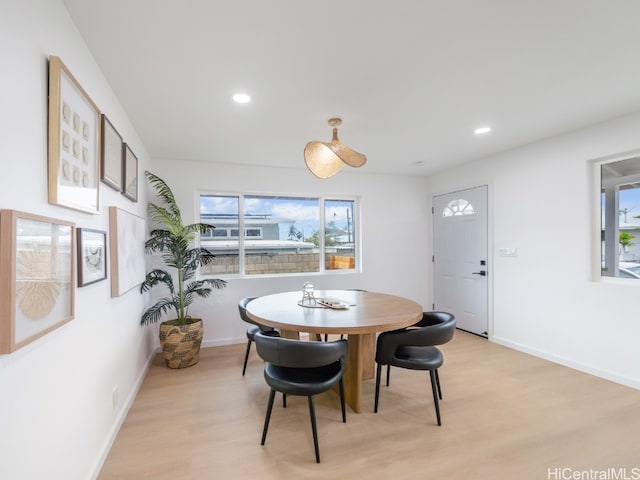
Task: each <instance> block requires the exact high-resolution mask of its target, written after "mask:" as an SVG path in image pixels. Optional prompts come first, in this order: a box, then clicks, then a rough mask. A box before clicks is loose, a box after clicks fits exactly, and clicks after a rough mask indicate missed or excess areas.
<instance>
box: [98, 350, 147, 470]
mask: <svg viewBox="0 0 640 480" xmlns="http://www.w3.org/2000/svg"><path fill="white" fill-rule="evenodd" d="M156 353H157V350H154V351H152V352H151V354H150V355H149V358H147V361H146V363H145V366H144V368H143V369H142V370H141V372H140V374H139V375H138V378H137V379H136V383H135V388H134V389H133V390H132V391H131V393H130V394H129V395H128V396H127V400H126V402H123V404H122V407H121V408H120V410H119V411H118V414H117V416H116V421H115V422H114V423H113V426H112V427H111V430H110V431H109V434H108V435H107V438H106V440H105V442H104V445H103V446H102V448H101V449H100V456H99V457H98V459H97V461H96V463H95V465H94V468H93V469H92V473H91V477H90V478H91V479H93V480H95V479H97V478H98V475H100V470H102V466H103V465H104V462H105V460H106V459H107V457H108V456H109V452H110V451H111V447H112V446H113V442H115V440H116V437H117V436H118V432H119V431H120V427H122V424H123V423H124V420H125V418H127V414H128V413H129V409H130V408H131V406H132V405H133V402H134V400H135V399H136V396H137V395H138V391H139V390H140V387H141V386H142V382H143V381H144V378H145V377H146V376H147V372H148V371H149V368H150V367H151V363H152V362H153V359H154V357H155V355H156Z"/></svg>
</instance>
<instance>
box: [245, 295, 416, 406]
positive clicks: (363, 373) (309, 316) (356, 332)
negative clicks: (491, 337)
mask: <svg viewBox="0 0 640 480" xmlns="http://www.w3.org/2000/svg"><path fill="white" fill-rule="evenodd" d="M313 296H314V297H315V299H316V301H315V302H314V301H313V300H309V299H305V301H304V302H302V299H303V293H302V291H298V292H284V293H276V294H272V295H265V296H263V297H258V298H256V299H255V300H252V301H251V302H249V303H248V304H247V315H248V316H249V318H251V319H253V320H254V321H255V322H257V323H260V324H262V325H267V326H270V327H274V328H277V329H278V330H279V331H280V335H281V336H282V337H285V338H300V333H302V332H306V333H309V336H310V339H319V338H320V336H321V335H323V334H339V335H347V342H348V352H349V353H348V358H347V368H346V371H345V373H344V377H343V379H344V386H345V401H346V403H347V404H348V405H349V406H350V407H351V408H352V409H353V410H354V411H355V412H357V413H359V412H361V411H362V381H363V380H366V379H369V378H373V377H374V372H375V339H376V333H378V332H384V331H388V330H396V329H399V328H403V327H408V326H410V325H414V324H415V323H416V322H418V321H419V320H420V319H421V318H422V311H423V309H422V306H421V305H420V304H418V303H416V302H414V301H412V300H409V299H407V298H403V297H399V296H396V295H389V294H386V293H377V292H369V291H361V290H316V291H315V292H313ZM321 299H333V300H334V301H335V300H336V299H337V300H339V301H340V302H339V304H338V305H336V307H337V308H328V307H325V306H323V305H322V304H321V303H320V302H319V300H321Z"/></svg>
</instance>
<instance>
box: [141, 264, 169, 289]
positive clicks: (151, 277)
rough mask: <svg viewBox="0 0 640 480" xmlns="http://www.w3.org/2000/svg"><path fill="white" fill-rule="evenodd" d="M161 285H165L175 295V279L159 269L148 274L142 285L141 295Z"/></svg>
mask: <svg viewBox="0 0 640 480" xmlns="http://www.w3.org/2000/svg"><path fill="white" fill-rule="evenodd" d="M160 283H161V284H163V285H165V286H166V287H167V288H168V289H169V291H170V292H171V294H172V295H173V293H174V289H173V277H172V276H171V275H170V274H169V273H167V272H165V271H164V270H160V269H157V268H156V269H154V270H151V271H150V272H149V273H147V276H146V277H145V279H144V282H142V284H141V285H140V293H144V292H148V291H149V290H151V289H152V288H153V287H155V286H156V285H158V284H160Z"/></svg>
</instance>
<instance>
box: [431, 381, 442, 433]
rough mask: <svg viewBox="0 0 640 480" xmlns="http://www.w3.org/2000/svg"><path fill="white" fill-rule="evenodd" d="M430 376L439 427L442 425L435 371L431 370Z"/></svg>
mask: <svg viewBox="0 0 640 480" xmlns="http://www.w3.org/2000/svg"><path fill="white" fill-rule="evenodd" d="M429 376H430V377H431V391H432V392H433V403H434V405H435V407H436V418H437V419H438V426H440V425H442V423H440V406H439V405H438V392H437V386H436V373H435V371H434V370H429Z"/></svg>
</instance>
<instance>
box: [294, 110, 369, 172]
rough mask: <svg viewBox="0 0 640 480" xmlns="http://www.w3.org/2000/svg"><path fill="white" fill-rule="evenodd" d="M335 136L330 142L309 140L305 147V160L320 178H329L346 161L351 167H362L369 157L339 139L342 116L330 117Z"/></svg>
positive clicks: (330, 124)
mask: <svg viewBox="0 0 640 480" xmlns="http://www.w3.org/2000/svg"><path fill="white" fill-rule="evenodd" d="M328 123H329V126H331V127H333V138H332V140H331V141H330V142H316V141H313V142H309V143H307V145H306V147H304V161H305V163H306V164H307V168H308V169H309V170H311V173H313V174H314V175H315V176H316V177H318V178H329V177H332V176H333V175H335V174H336V173H338V171H340V169H341V168H342V167H343V165H344V164H345V163H346V164H347V165H349V166H350V167H361V166H362V165H364V164H365V162H366V161H367V157H366V156H364V155H363V154H362V153H359V152H356V151H355V150H352V149H350V148H349V147H347V146H346V145H344V144H343V143H342V142H340V140H338V128H337V127H339V126H340V125H341V124H342V119H341V118H330V119H329V122H328Z"/></svg>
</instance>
